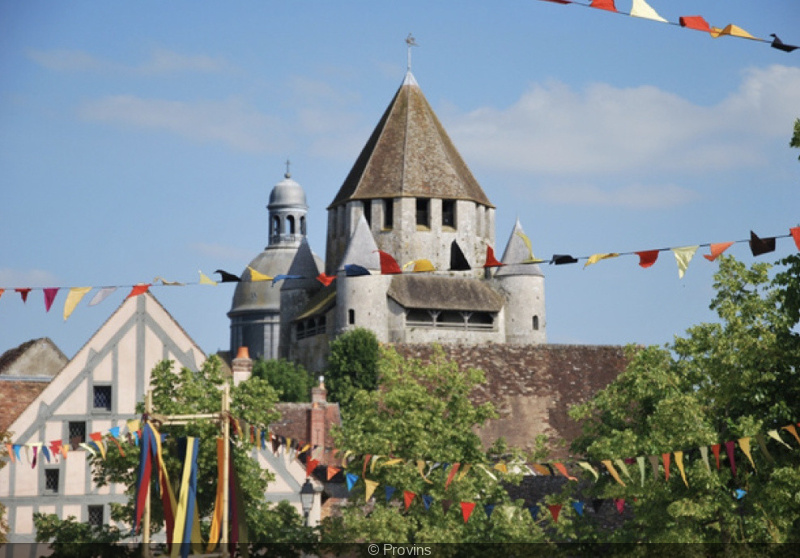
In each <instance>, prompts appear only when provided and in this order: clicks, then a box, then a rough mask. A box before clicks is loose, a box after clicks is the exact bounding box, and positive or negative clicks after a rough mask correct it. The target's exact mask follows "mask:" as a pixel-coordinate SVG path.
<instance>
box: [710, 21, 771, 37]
mask: <svg viewBox="0 0 800 558" xmlns="http://www.w3.org/2000/svg"><path fill="white" fill-rule="evenodd" d="M725 35H729V36H731V37H739V38H741V39H751V40H754V41H760V40H761V39H757V38H756V37H753V36H752V35H751V34H750V33H748V32H747V31H745V30H744V29H742V28H741V27H739V26H738V25H734V24H733V23H730V24H728V25H726V26H725V27H724V28H722V29H719V28H717V27H712V28H711V36H712V37H714V38H715V39H717V38H719V37H722V36H725Z"/></svg>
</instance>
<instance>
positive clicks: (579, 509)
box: [572, 502, 583, 516]
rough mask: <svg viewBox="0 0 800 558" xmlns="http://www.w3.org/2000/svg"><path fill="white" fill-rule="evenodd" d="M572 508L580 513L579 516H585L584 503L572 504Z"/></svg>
mask: <svg viewBox="0 0 800 558" xmlns="http://www.w3.org/2000/svg"><path fill="white" fill-rule="evenodd" d="M572 507H573V508H575V511H576V512H578V515H580V516H583V502H572Z"/></svg>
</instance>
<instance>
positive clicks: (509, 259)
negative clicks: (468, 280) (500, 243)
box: [495, 219, 544, 277]
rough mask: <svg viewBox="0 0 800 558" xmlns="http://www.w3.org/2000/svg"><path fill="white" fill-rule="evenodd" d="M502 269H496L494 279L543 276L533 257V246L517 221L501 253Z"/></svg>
mask: <svg viewBox="0 0 800 558" xmlns="http://www.w3.org/2000/svg"><path fill="white" fill-rule="evenodd" d="M501 261H502V262H503V264H504V265H503V267H500V268H498V270H497V273H496V274H495V277H505V276H509V275H538V276H544V274H543V273H542V270H541V268H539V264H538V263H534V262H537V261H539V260H536V256H534V255H533V246H532V245H531V241H530V239H529V238H528V236H527V235H526V234H525V231H523V230H522V225H520V223H519V219H517V222H516V223H515V224H514V230H512V231H511V237H510V238H509V239H508V244H507V245H506V249H505V252H503V259H502V260H501Z"/></svg>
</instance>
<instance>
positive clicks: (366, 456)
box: [361, 454, 372, 477]
mask: <svg viewBox="0 0 800 558" xmlns="http://www.w3.org/2000/svg"><path fill="white" fill-rule="evenodd" d="M371 458H372V456H371V455H370V454H367V455H365V456H364V468H363V469H362V470H361V476H362V477H366V476H367V465H369V460H370V459H371Z"/></svg>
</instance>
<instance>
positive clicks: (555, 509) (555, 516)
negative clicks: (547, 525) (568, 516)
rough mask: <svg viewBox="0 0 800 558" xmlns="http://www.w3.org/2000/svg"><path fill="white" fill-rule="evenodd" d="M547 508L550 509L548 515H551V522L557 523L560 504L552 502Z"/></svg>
mask: <svg viewBox="0 0 800 558" xmlns="http://www.w3.org/2000/svg"><path fill="white" fill-rule="evenodd" d="M547 509H549V510H550V515H552V516H553V522H554V523H558V514H560V513H561V504H552V505H549V506H547Z"/></svg>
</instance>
